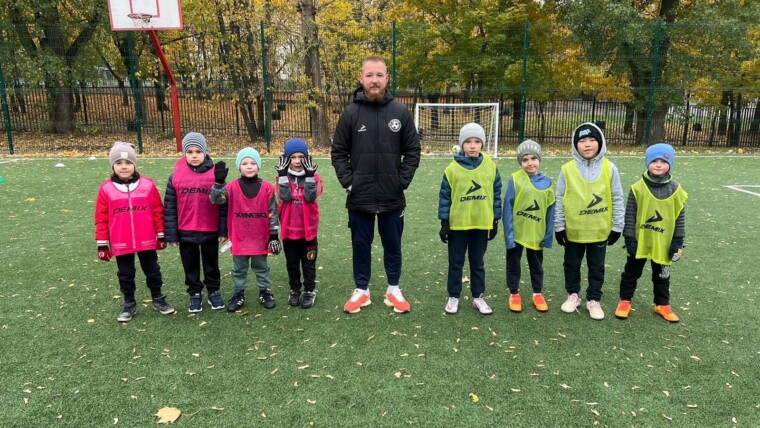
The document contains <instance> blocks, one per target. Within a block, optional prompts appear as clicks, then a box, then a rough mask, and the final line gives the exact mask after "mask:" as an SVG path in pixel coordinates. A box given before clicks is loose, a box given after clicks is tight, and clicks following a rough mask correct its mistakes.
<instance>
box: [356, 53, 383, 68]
mask: <svg viewBox="0 0 760 428" xmlns="http://www.w3.org/2000/svg"><path fill="white" fill-rule="evenodd" d="M368 62H382V63H383V65H384V66H385V69H386V70H387V69H388V64H387V63H386V62H385V60H384V59H382V58H380V57H379V56H377V55H371V56H368V57H367V58H366V59H365V60H364V62H362V68H364V64H366V63H368Z"/></svg>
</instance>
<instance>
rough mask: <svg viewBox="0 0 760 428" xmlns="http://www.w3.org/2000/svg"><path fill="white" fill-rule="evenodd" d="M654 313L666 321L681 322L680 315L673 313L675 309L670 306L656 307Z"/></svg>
mask: <svg viewBox="0 0 760 428" xmlns="http://www.w3.org/2000/svg"><path fill="white" fill-rule="evenodd" d="M654 313H656V314H657V315H659V316H661V317H662V318H664V319H665V321H670V322H678V321H680V319H679V318H678V315H676V314H675V313H674V312H673V309H672V308H671V307H670V305H654Z"/></svg>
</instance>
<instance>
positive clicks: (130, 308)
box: [116, 302, 137, 322]
mask: <svg viewBox="0 0 760 428" xmlns="http://www.w3.org/2000/svg"><path fill="white" fill-rule="evenodd" d="M135 312H137V302H124V303H123V304H122V305H121V312H120V313H119V316H118V317H116V321H118V322H129V321H131V320H132V317H133V316H134V315H135Z"/></svg>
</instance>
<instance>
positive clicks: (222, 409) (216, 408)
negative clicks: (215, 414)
mask: <svg viewBox="0 0 760 428" xmlns="http://www.w3.org/2000/svg"><path fill="white" fill-rule="evenodd" d="M211 410H217V411H220V412H222V411H224V407H216V406H211Z"/></svg>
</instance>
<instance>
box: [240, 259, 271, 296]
mask: <svg viewBox="0 0 760 428" xmlns="http://www.w3.org/2000/svg"><path fill="white" fill-rule="evenodd" d="M249 263H250V266H251V270H252V271H253V273H254V274H255V275H256V286H257V287H259V290H263V289H265V288H269V285H270V282H269V264H268V263H267V256H265V255H261V256H232V288H234V289H235V291H243V290H245V289H246V288H248V281H247V278H248V265H249Z"/></svg>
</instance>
